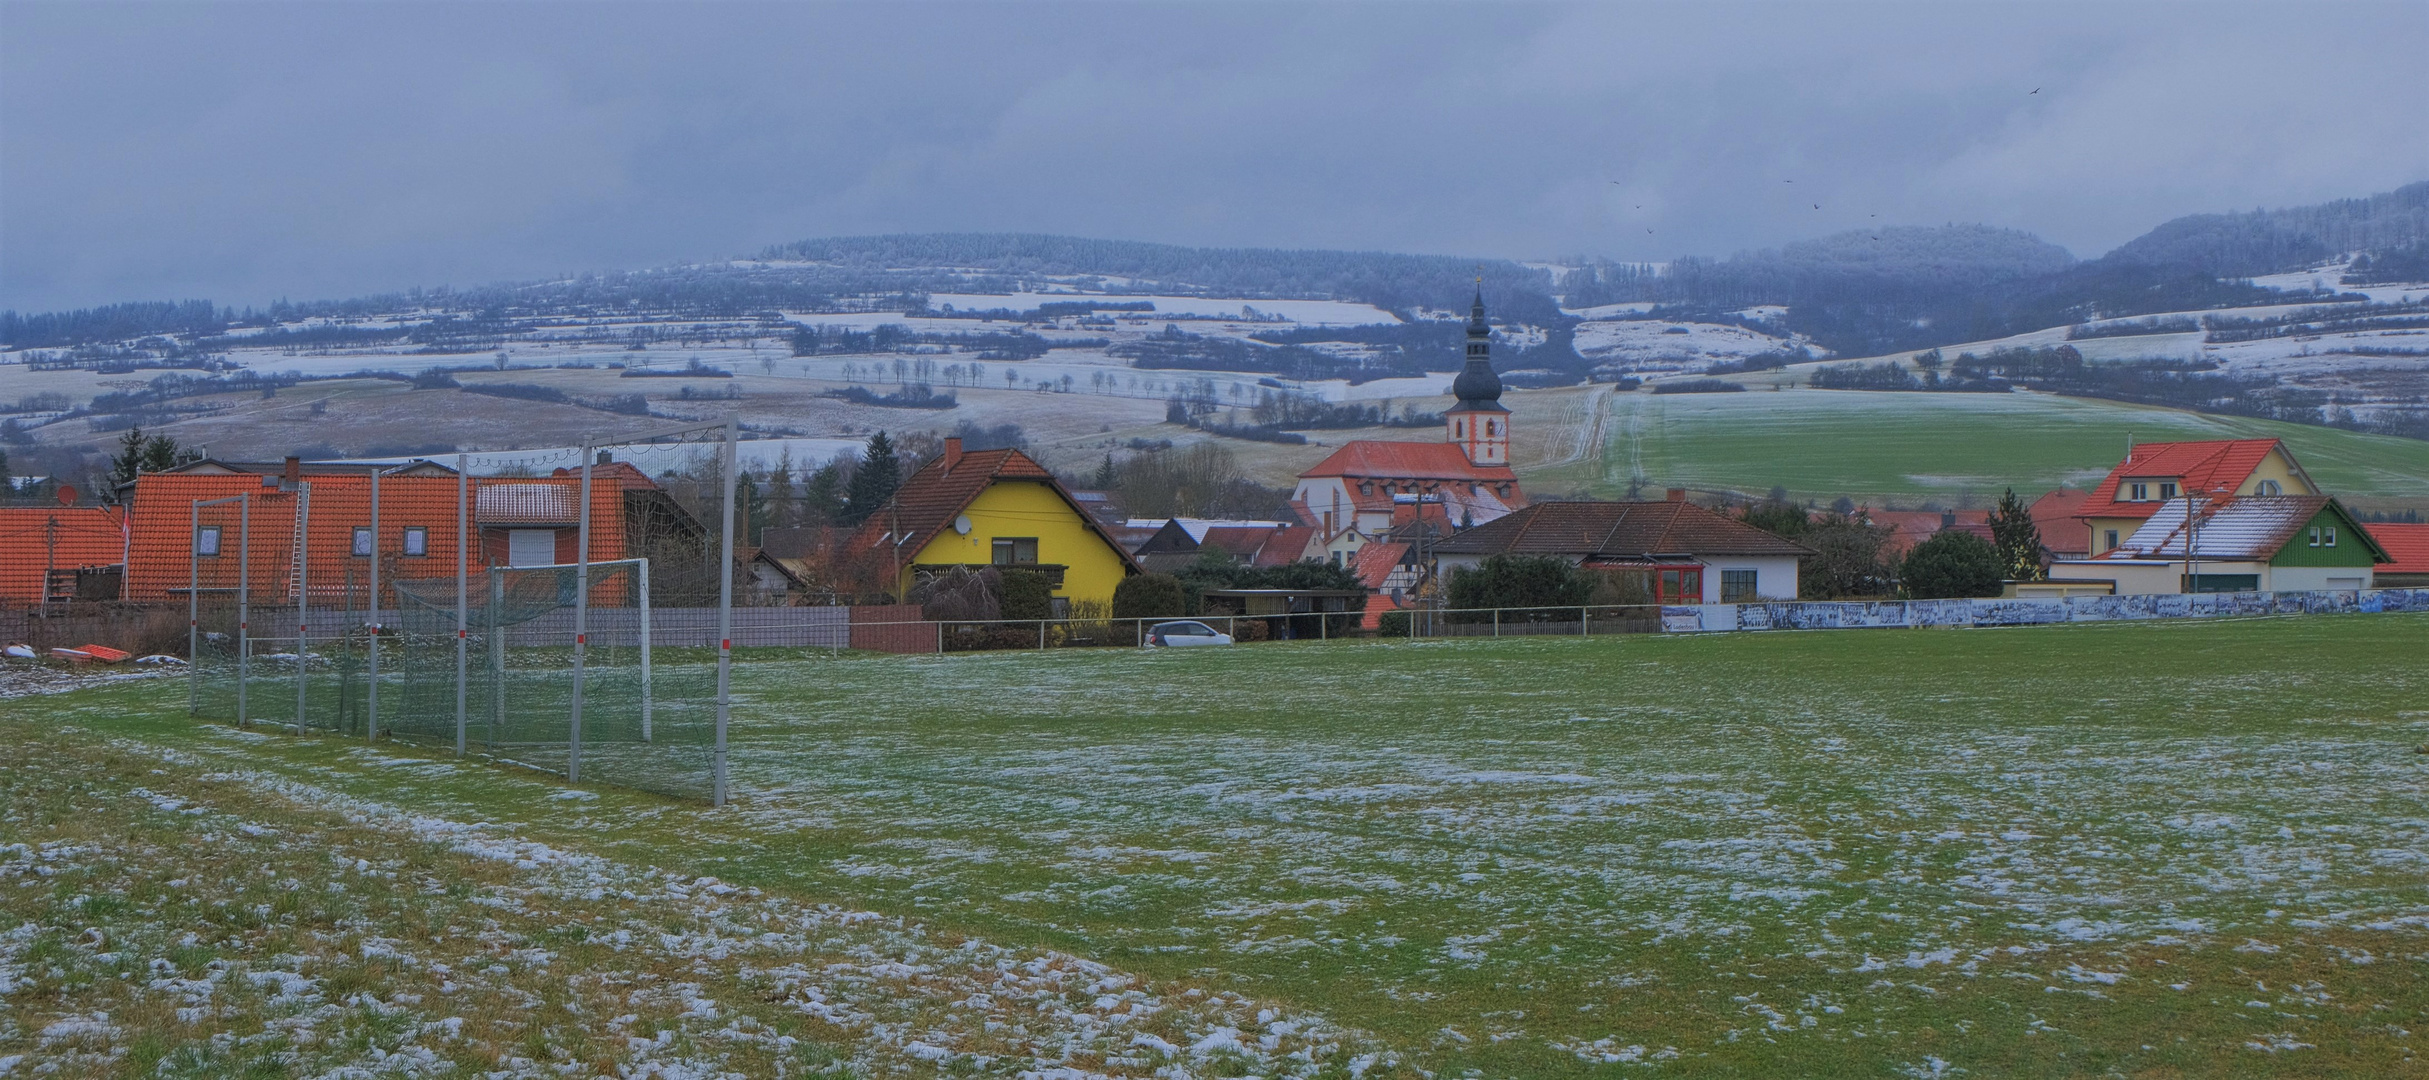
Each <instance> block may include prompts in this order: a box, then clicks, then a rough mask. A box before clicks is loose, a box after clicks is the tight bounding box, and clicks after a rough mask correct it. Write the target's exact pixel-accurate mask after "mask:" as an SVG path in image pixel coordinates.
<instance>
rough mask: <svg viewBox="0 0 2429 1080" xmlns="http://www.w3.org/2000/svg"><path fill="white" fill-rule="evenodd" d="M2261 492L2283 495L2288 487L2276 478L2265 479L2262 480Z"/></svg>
mask: <svg viewBox="0 0 2429 1080" xmlns="http://www.w3.org/2000/svg"><path fill="white" fill-rule="evenodd" d="M2260 493H2261V494H2263V495H2283V494H2285V493H2286V489H2285V487H2284V486H2282V485H2280V484H2279V483H2278V482H2277V481H2275V480H2263V481H2261V482H2260Z"/></svg>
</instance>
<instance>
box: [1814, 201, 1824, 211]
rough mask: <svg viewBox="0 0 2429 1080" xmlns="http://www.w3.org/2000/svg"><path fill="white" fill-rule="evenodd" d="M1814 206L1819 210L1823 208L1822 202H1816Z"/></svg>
mask: <svg viewBox="0 0 2429 1080" xmlns="http://www.w3.org/2000/svg"><path fill="white" fill-rule="evenodd" d="M1813 208H1814V209H1816V210H1819V209H1821V208H1822V204H1820V203H1815V204H1813Z"/></svg>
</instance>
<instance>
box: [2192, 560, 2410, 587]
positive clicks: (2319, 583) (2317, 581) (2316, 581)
mask: <svg viewBox="0 0 2429 1080" xmlns="http://www.w3.org/2000/svg"><path fill="white" fill-rule="evenodd" d="M2203 569H2204V570H2205V571H2206V570H2207V569H2208V567H2206V566H2205V567H2203ZM2331 578H2336V579H2339V580H2338V581H2336V582H2335V583H2334V584H2330V583H2329V579H2331ZM2354 578H2360V579H2361V584H2360V585H2359V586H2358V587H2359V588H2364V589H2368V588H2373V587H2374V586H2373V585H2372V584H2371V575H2370V568H2369V567H2367V566H2272V567H2270V568H2269V570H2268V573H2266V574H2264V575H2263V576H2262V577H2261V579H2260V580H2261V585H2260V587H2261V588H2264V589H2268V590H2271V591H2274V592H2318V591H2325V590H2328V589H2351V588H2356V587H2357V586H2355V585H2354V584H2353V579H2354Z"/></svg>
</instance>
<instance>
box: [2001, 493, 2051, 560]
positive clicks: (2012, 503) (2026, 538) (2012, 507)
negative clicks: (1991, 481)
mask: <svg viewBox="0 0 2429 1080" xmlns="http://www.w3.org/2000/svg"><path fill="white" fill-rule="evenodd" d="M1990 535H1991V540H1992V543H1993V546H1995V547H1997V548H1998V549H1999V567H2000V572H2001V573H2004V574H2005V575H2007V577H2009V578H2010V579H2013V580H2016V581H2039V580H2041V575H2042V573H2043V571H2042V568H2041V529H2040V527H2039V526H2036V525H2034V524H2033V515H2032V510H2031V508H2029V507H2027V506H2025V505H2024V500H2023V499H2020V498H2018V497H2017V496H2016V489H2014V488H2009V489H2007V494H2005V495H2002V496H2000V497H1999V507H1998V509H1996V510H1993V511H1991V514H1990Z"/></svg>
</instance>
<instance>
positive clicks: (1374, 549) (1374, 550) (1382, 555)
mask: <svg viewBox="0 0 2429 1080" xmlns="http://www.w3.org/2000/svg"><path fill="white" fill-rule="evenodd" d="M1408 548H1409V546H1408V545H1407V544H1399V543H1374V544H1368V545H1366V546H1365V547H1362V548H1359V549H1358V553H1357V554H1356V555H1354V556H1351V560H1350V564H1349V569H1350V572H1351V573H1353V574H1356V575H1358V584H1361V585H1364V586H1366V587H1367V588H1369V589H1380V588H1382V587H1383V583H1384V582H1385V581H1386V580H1388V579H1389V578H1390V577H1391V576H1392V571H1394V570H1397V569H1399V568H1400V558H1401V556H1403V555H1406V554H1408Z"/></svg>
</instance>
